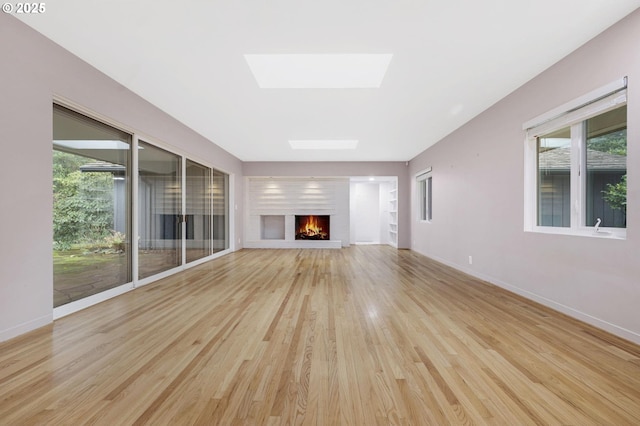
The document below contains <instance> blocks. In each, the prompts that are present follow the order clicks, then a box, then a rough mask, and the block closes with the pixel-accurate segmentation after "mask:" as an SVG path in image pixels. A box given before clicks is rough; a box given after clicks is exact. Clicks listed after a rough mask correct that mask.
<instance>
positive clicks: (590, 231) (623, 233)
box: [525, 226, 627, 240]
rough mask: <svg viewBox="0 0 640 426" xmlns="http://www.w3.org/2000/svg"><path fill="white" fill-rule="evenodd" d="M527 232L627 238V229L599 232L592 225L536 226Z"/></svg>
mask: <svg viewBox="0 0 640 426" xmlns="http://www.w3.org/2000/svg"><path fill="white" fill-rule="evenodd" d="M525 232H536V233H539V234H554V235H572V236H576V237H591V238H605V239H610V240H626V239H627V230H626V229H621V228H600V229H599V230H598V232H596V231H595V228H592V227H589V228H587V227H583V228H577V229H575V228H551V227H545V226H535V227H533V228H532V229H526V230H525Z"/></svg>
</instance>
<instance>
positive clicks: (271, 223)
mask: <svg viewBox="0 0 640 426" xmlns="http://www.w3.org/2000/svg"><path fill="white" fill-rule="evenodd" d="M284 236H285V233H284V215H261V216H260V237H261V239H263V240H284Z"/></svg>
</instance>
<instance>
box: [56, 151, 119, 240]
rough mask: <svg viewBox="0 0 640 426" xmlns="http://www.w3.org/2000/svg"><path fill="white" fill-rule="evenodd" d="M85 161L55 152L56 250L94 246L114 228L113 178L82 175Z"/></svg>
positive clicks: (108, 174) (105, 175) (100, 175)
mask: <svg viewBox="0 0 640 426" xmlns="http://www.w3.org/2000/svg"><path fill="white" fill-rule="evenodd" d="M86 162H87V159H86V158H83V157H80V156H77V155H73V154H67V153H63V152H58V151H54V163H53V195H54V198H53V240H54V246H55V248H56V249H68V248H70V247H71V246H72V245H74V244H92V243H96V242H98V241H100V240H101V239H103V238H104V237H106V236H108V235H110V232H111V229H112V228H113V195H112V194H113V176H112V175H111V173H103V172H82V171H80V166H81V165H82V164H85V163H86Z"/></svg>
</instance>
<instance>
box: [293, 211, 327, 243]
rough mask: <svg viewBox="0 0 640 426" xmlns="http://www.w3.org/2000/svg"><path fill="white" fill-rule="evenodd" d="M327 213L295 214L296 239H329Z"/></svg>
mask: <svg viewBox="0 0 640 426" xmlns="http://www.w3.org/2000/svg"><path fill="white" fill-rule="evenodd" d="M329 219H330V216H329V215H296V223H295V226H296V228H295V231H296V232H295V236H296V240H323V241H324V240H329V239H330V234H329V225H330V220H329Z"/></svg>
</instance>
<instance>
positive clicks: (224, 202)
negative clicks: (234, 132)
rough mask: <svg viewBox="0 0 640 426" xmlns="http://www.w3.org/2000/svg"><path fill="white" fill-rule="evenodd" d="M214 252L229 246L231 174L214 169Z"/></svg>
mask: <svg viewBox="0 0 640 426" xmlns="http://www.w3.org/2000/svg"><path fill="white" fill-rule="evenodd" d="M211 195H212V201H213V203H212V204H213V252H214V253H217V252H219V251H223V250H226V249H228V248H229V216H228V212H229V175H228V174H226V173H224V172H221V171H219V170H215V169H214V170H213V183H212V189H211Z"/></svg>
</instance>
